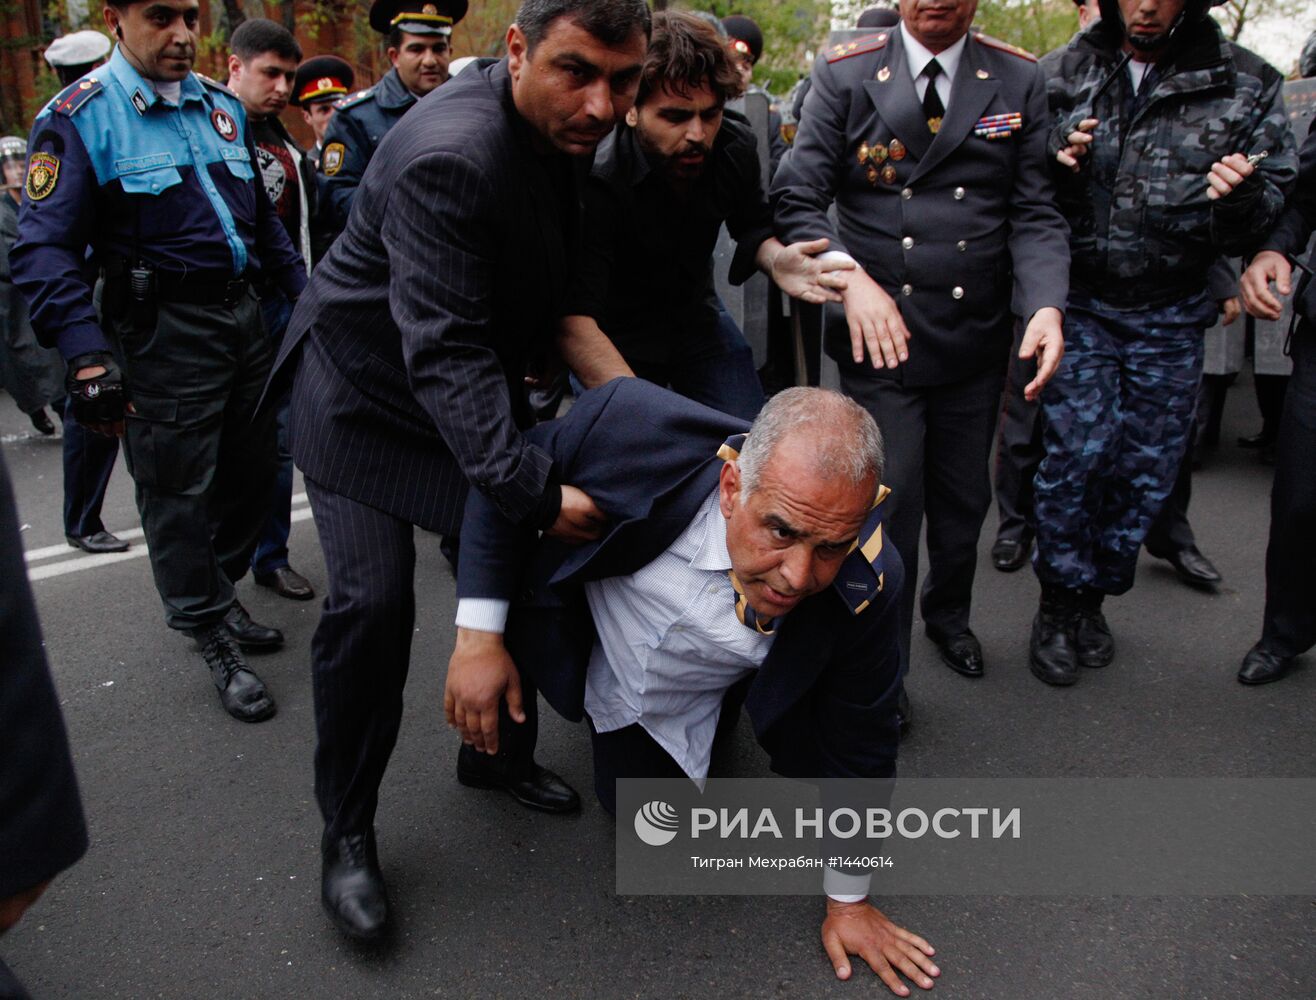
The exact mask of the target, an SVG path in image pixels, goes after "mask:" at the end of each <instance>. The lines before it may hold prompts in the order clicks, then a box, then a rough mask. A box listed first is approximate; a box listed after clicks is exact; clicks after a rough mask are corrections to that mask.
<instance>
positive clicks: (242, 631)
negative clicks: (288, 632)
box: [224, 601, 283, 649]
mask: <svg viewBox="0 0 1316 1000" xmlns="http://www.w3.org/2000/svg"><path fill="white" fill-rule="evenodd" d="M224 627H225V628H227V629H228V632H229V635H231V636H233V638H234V639H237V640H238V645H239V646H241V647H242V648H243V649H277V648H278V647H280V646H282V645H283V633H282V632H280V631H279V630H278V629H277V628H270V627H269V626H268V625H261V624H260V623H259V622H254V621H252V620H251V615H249V614H247V609H246V608H244V607H243V606H242V605H241V604H240V603H239V602H238V601H234V602H233V606H232V607H230V608H229V609H228V611H227V613H225V615H224Z"/></svg>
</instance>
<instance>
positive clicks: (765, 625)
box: [727, 569, 777, 635]
mask: <svg viewBox="0 0 1316 1000" xmlns="http://www.w3.org/2000/svg"><path fill="white" fill-rule="evenodd" d="M727 578H728V579H729V580H730V581H731V589H732V590H734V591H735V592H736V617H737V618H739V619H740V624H742V625H744V626H745V627H746V628H752V629H753V630H754V631H755V632H757V633H758V634H759V635H772V634H773V633H774V632H776V631H777V626H776V622H777V619H775V618H769V619H768V620H767V621H766V622H764V621H760V620H759V616H758V615H757V614H756V613H755V612H754V609H753V608H751V607H750V606H749V598H747V597H746V596H745V588H744V587H742V586H741V585H740V579H739V578H738V577H737V576H736V571H735V570H734V569H729V570H727Z"/></svg>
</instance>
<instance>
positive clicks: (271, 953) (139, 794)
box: [0, 380, 1316, 1000]
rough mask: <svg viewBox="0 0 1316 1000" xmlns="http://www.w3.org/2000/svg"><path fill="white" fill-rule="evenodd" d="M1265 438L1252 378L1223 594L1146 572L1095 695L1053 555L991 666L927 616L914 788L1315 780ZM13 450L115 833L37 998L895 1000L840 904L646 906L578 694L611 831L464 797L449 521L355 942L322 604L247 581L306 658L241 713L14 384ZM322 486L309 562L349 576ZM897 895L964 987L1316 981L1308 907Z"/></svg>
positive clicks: (68, 702) (257, 606)
mask: <svg viewBox="0 0 1316 1000" xmlns="http://www.w3.org/2000/svg"><path fill="white" fill-rule="evenodd" d="M1258 425H1259V418H1257V417H1256V412H1255V406H1254V403H1253V400H1252V394H1251V387H1250V385H1249V384H1247V382H1246V380H1240V384H1238V385H1237V386H1235V387H1234V388H1233V389H1232V390H1231V392H1230V402H1229V408H1228V412H1227V415H1226V422H1225V429H1224V442H1225V444H1224V445H1223V446H1222V447H1221V449H1220V451H1219V452H1218V453H1217V454H1216V455H1215V456H1213V458H1212V459H1211V461H1210V462H1209V463H1208V465H1207V467H1206V468H1205V469H1204V470H1203V471H1202V472H1201V473H1200V474H1199V475H1198V477H1197V479H1196V482H1195V495H1194V498H1193V510H1192V520H1193V523H1194V526H1195V528H1196V530H1197V534H1198V539H1199V543H1200V545H1201V548H1202V549H1203V551H1204V552H1206V553H1207V555H1209V556H1210V557H1211V558H1212V559H1213V560H1214V561H1215V562H1216V563H1217V565H1218V566H1219V567H1220V569H1221V571H1222V572H1223V573H1224V576H1225V584H1224V586H1223V587H1222V588H1221V589H1220V591H1219V592H1218V593H1216V594H1202V593H1199V592H1196V591H1193V590H1191V589H1188V588H1187V587H1185V586H1184V585H1182V584H1181V583H1179V582H1178V581H1177V580H1176V578H1175V577H1174V576H1173V574H1172V572H1171V571H1170V570H1169V568H1168V567H1167V566H1166V565H1165V564H1163V563H1157V562H1156V561H1154V560H1151V559H1148V558H1146V557H1144V559H1143V564H1142V565H1141V567H1140V569H1139V577H1138V583H1137V586H1136V587H1135V588H1134V590H1133V591H1132V592H1131V593H1130V594H1129V595H1127V596H1125V597H1123V598H1120V599H1118V600H1114V601H1111V602H1108V604H1107V614H1108V617H1109V620H1110V623H1111V626H1112V627H1113V629H1114V632H1115V636H1116V639H1117V642H1118V644H1119V652H1118V656H1117V659H1116V662H1115V663H1114V665H1112V666H1111V667H1109V668H1107V669H1105V670H1101V671H1087V672H1085V675H1084V677H1083V678H1082V682H1081V683H1080V684H1078V685H1076V686H1075V687H1073V688H1069V689H1055V688H1048V687H1045V686H1044V685H1042V684H1041V683H1039V682H1038V681H1036V680H1035V679H1034V678H1033V677H1032V676H1031V675H1030V674H1029V672H1028V669H1027V640H1028V625H1029V622H1030V620H1031V618H1032V614H1033V611H1034V608H1035V604H1036V598H1037V584H1036V581H1035V579H1034V577H1033V576H1032V574H1031V573H1030V572H1028V571H1024V572H1020V573H1016V574H1013V575H1008V576H1007V575H1002V574H1000V573H997V572H996V571H994V570H993V569H992V568H991V567H990V563H989V562H988V561H987V557H986V553H987V549H988V547H989V546H990V544H991V532H990V531H987V532H985V533H984V537H983V539H982V554H983V558H982V561H981V562H980V570H979V575H978V581H977V590H976V594H975V600H976V607H975V609H974V628H975V630H976V631H977V633H978V635H979V636H980V638H981V639H982V642H983V645H984V648H985V652H986V657H987V676H986V677H985V678H984V679H982V680H979V681H971V680H968V679H966V678H963V677H960V676H958V675H956V674H954V673H952V672H951V671H949V670H948V669H946V668H945V667H944V666H941V665H940V664H939V662H938V661H937V657H936V653H935V650H934V649H933V647H932V645H931V644H930V643H929V642H927V641H926V640H925V639H923V638H922V633H921V629H920V627H919V623H917V622H916V625H915V628H916V635H915V639H914V650H913V660H914V662H913V665H912V669H911V675H910V679H909V682H908V688H909V691H910V694H911V697H912V698H913V701H914V706H915V718H914V726H913V731H912V732H911V734H910V735H909V737H908V738H907V739H906V740H905V742H904V743H903V744H902V747H901V771H902V773H903V774H906V775H919V776H952V777H1004V776H1033V777H1055V776H1099V777H1145V776H1156V777H1172V776H1185V777H1187V776H1192V777H1211V776H1231V777H1248V776H1279V777H1311V776H1313V775H1316V698H1313V693H1314V691H1316V657H1313V656H1308V657H1307V661H1306V664H1305V666H1304V668H1303V669H1300V670H1299V671H1297V672H1296V673H1295V674H1294V675H1293V676H1291V677H1290V678H1288V679H1286V680H1285V681H1283V682H1282V683H1279V684H1274V685H1270V686H1267V687H1262V688H1256V689H1249V688H1244V687H1243V686H1241V685H1239V684H1238V683H1236V682H1235V680H1234V673H1235V671H1236V669H1237V667H1238V663H1239V660H1240V659H1241V657H1242V656H1243V654H1244V653H1245V652H1246V651H1247V649H1248V648H1249V646H1250V645H1251V644H1252V642H1253V641H1254V640H1255V638H1256V636H1257V634H1258V633H1259V629H1260V621H1261V606H1262V585H1261V581H1262V563H1263V558H1264V554H1265V540H1266V529H1267V521H1268V496H1269V489H1270V476H1269V470H1267V469H1264V468H1262V467H1261V466H1259V465H1258V464H1257V462H1256V458H1255V456H1254V453H1252V452H1244V451H1242V450H1239V449H1237V448H1236V447H1235V446H1234V443H1233V442H1234V438H1235V436H1236V435H1238V434H1244V433H1252V432H1253V431H1255V430H1256V428H1257V426H1258ZM0 435H2V436H3V450H4V457H5V460H6V461H7V462H8V463H9V466H10V471H11V474H12V476H13V479H14V482H15V488H16V490H17V492H18V502H19V512H20V518H21V521H22V522H23V524H24V526H25V528H24V532H23V539H24V549H25V550H26V551H27V552H29V553H30V554H31V555H30V559H29V567H30V572H31V577H32V579H33V589H34V590H35V593H36V597H37V604H38V606H39V609H40V612H41V617H42V621H43V625H44V629H45V636H46V643H47V648H48V650H49V654H50V660H51V663H52V666H53V669H54V672H55V676H56V681H57V683H58V686H59V691H60V695H61V699H62V702H63V706H64V712H65V716H66V718H67V721H68V728H69V736H70V739H71V741H72V745H73V750H74V756H75V758H76V762H77V767H78V773H79V777H80V780H81V785H82V793H83V797H84V799H85V803H86V811H87V816H88V821H89V824H90V828H91V849H90V851H89V852H88V854H87V856H86V857H85V859H84V860H83V861H82V862H81V863H80V864H78V865H77V866H76V867H75V868H73V869H72V870H71V871H69V872H67V873H66V874H64V875H63V876H61V877H60V878H59V879H58V880H57V881H56V882H55V884H54V885H53V886H52V887H51V889H50V890H49V891H48V892H47V893H46V895H45V897H44V898H43V899H42V900H41V901H40V903H39V904H38V905H37V906H36V907H34V908H33V909H32V910H31V911H30V912H29V913H28V915H27V916H26V917H25V918H24V920H23V921H22V922H21V923H20V924H19V926H18V927H17V928H15V929H14V930H13V931H11V932H10V933H9V934H8V935H7V936H6V937H5V938H4V939H3V941H0V952H3V955H4V957H5V960H6V961H7V962H8V963H9V964H10V966H11V968H12V969H13V970H14V972H15V973H16V974H17V975H18V976H19V977H20V978H21V979H22V980H23V981H25V983H26V984H27V985H28V987H29V988H30V989H31V990H32V992H33V995H34V996H35V997H37V998H55V997H107V998H108V997H126V998H144V997H167V998H190V997H197V998H218V997H235V998H236V997H271V998H272V997H352V998H367V997H388V998H395V997H480V998H495V997H509V998H510V997H516V998H522V997H529V996H533V997H543V998H548V997H572V998H575V997H582V998H594V997H598V998H614V997H618V998H620V997H654V998H663V1000H668V998H684V997H691V998H695V997H698V998H720V997H786V998H797V997H822V996H828V997H861V996H863V997H881V996H883V995H889V994H887V993H886V991H885V989H884V987H883V986H882V985H881V983H880V982H879V981H877V980H876V979H875V978H874V977H872V976H871V975H870V974H868V973H867V971H866V970H864V971H862V972H861V971H860V970H861V969H862V963H856V976H855V977H854V979H852V980H851V981H850V982H848V983H841V982H838V981H837V980H836V979H835V978H834V976H833V974H832V971H831V968H830V965H829V964H828V963H827V961H826V959H825V957H824V955H823V952H822V950H821V947H820V945H819V941H818V927H819V921H820V919H821V912H822V902H821V901H820V900H819V899H816V898H805V897H757V898H750V897H745V898H735V897H706V898H700V897H619V896H617V895H616V894H615V892H614V891H613V888H614V860H613V826H612V823H611V821H610V820H609V819H608V817H607V816H606V814H604V813H603V812H602V811H601V810H600V809H599V808H598V806H597V804H596V803H595V802H594V800H593V795H592V792H590V791H589V790H590V789H591V771H590V759H589V742H588V736H587V734H586V733H585V732H584V731H583V729H582V728H581V727H579V726H573V725H571V724H568V723H566V722H564V721H562V720H561V719H558V718H556V717H555V716H553V714H552V713H551V711H548V712H545V714H544V718H543V726H542V736H541V748H540V753H539V756H540V759H541V760H542V761H543V762H545V763H547V764H549V765H550V766H552V767H554V768H555V769H557V770H558V771H559V772H560V773H561V774H562V775H563V776H564V777H565V778H567V780H569V781H570V782H572V783H573V784H574V785H575V786H576V787H577V788H578V789H580V790H581V791H582V793H585V794H584V798H585V808H584V810H583V812H582V813H581V814H580V815H579V816H574V817H568V818H560V817H551V816H543V815H539V814H533V813H531V812H528V811H526V810H524V809H522V808H521V807H519V806H517V805H516V804H515V803H514V802H513V801H512V800H511V799H510V798H508V797H507V796H505V795H503V794H502V793H498V792H482V791H474V790H470V789H466V788H463V787H462V786H460V785H458V784H457V782H456V779H455V776H454V766H455V757H456V751H457V746H458V741H457V738H456V737H455V735H454V734H453V733H452V732H451V731H449V730H448V729H447V728H446V727H445V726H444V725H443V722H442V685H443V676H444V671H445V669H446V664H447V658H448V653H449V651H450V648H451V643H452V639H453V626H452V618H453V611H454V596H453V581H452V578H451V576H450V575H449V573H448V571H447V569H446V566H445V564H444V562H443V560H442V558H441V557H440V554H439V549H438V540H437V539H436V538H434V537H433V536H430V535H426V534H424V533H420V534H419V538H418V544H419V549H420V559H419V567H418V579H417V596H418V614H417V623H418V624H417V628H416V635H415V645H414V652H413V656H412V668H411V679H410V684H409V687H408V689H407V694H408V698H407V711H406V718H405V720H404V723H403V729H402V734H401V738H400V741H399V744H398V748H397V751H396V753H395V754H394V756H393V761H392V765H391V767H390V769H389V773H388V776H387V779H386V781H385V783H384V787H383V792H382V803H381V808H380V812H379V817H378V823H377V828H378V835H379V845H380V854H381V860H382V864H383V867H384V871H385V874H386V876H387V878H388V882H389V887H390V892H391V896H392V902H393V910H394V914H395V919H396V924H395V928H394V933H393V934H392V936H391V938H390V939H389V941H388V942H387V943H386V944H384V945H383V946H380V947H375V948H369V949H362V948H358V947H354V946H352V945H350V944H348V943H346V942H345V941H344V940H342V939H341V938H340V937H339V936H338V934H337V933H336V932H335V931H334V930H333V928H332V927H331V926H330V924H329V923H328V921H327V920H326V918H325V917H324V915H323V914H322V913H321V911H320V906H319V886H318V877H319V857H318V850H317V848H318V840H319V832H320V824H319V819H318V815H317V812H316V808H315V804H314V801H313V798H312V794H311V787H312V773H311V752H312V747H313V743H314V735H315V734H314V718H313V712H312V705H311V690H310V677H309V668H308V652H307V651H308V648H309V642H310V637H311V633H312V630H313V629H314V627H315V623H316V618H317V614H318V602H312V603H294V602H289V601H285V600H282V599H280V598H278V597H277V596H274V595H273V594H271V593H270V592H268V591H264V590H262V589H261V588H258V587H255V586H254V585H253V584H252V583H251V582H250V580H247V581H244V582H243V583H242V584H241V585H240V586H239V593H240V596H241V598H242V600H243V601H244V602H245V603H246V605H247V607H248V608H249V609H250V610H251V612H252V613H253V615H254V616H255V617H256V619H257V620H258V621H262V622H267V623H270V624H274V625H278V626H279V627H281V628H282V629H284V631H285V633H286V635H287V639H288V642H287V645H286V647H285V648H284V649H283V650H282V651H281V652H278V653H276V654H273V655H266V656H262V657H260V658H259V659H258V660H257V661H256V667H257V669H258V670H259V671H260V673H261V675H262V676H263V677H264V679H265V681H266V683H267V684H268V685H269V686H270V688H271V690H272V692H273V693H274V695H275V697H276V699H277V700H278V704H279V714H278V715H277V717H275V718H274V719H273V720H271V721H269V722H266V723H263V724H260V725H256V726H247V725H242V724H240V723H238V722H235V721H233V720H232V719H230V718H229V717H228V716H227V715H225V714H224V712H223V710H222V709H221V708H220V706H219V703H218V700H217V698H216V695H215V691H214V688H213V687H212V685H211V683H210V679H209V676H208V674H207V673H206V671H205V669H204V667H203V665H202V663H201V660H200V658H199V656H198V655H197V654H196V653H194V652H192V651H191V650H190V644H189V642H188V641H187V640H186V639H184V638H183V637H181V636H179V635H176V634H173V633H170V632H169V630H168V629H166V628H165V626H164V624H163V622H162V618H161V612H160V604H159V600H158V598H157V596H156V593H155V589H154V587H153V586H152V582H151V575H150V567H149V563H148V560H147V559H146V558H145V549H144V547H143V545H142V543H141V539H140V534H137V535H134V536H133V538H134V543H135V544H134V547H133V549H132V551H131V552H130V553H128V554H127V555H125V556H111V557H96V558H89V557H87V556H85V555H84V554H82V553H78V552H75V551H74V550H72V549H69V548H67V547H65V546H64V541H63V537H62V534H63V533H62V528H61V524H60V480H61V472H60V468H61V467H60V446H59V442H58V440H51V439H43V438H40V437H37V436H34V435H33V434H32V433H31V432H30V428H29V427H28V424H27V421H26V418H24V417H23V415H22V414H20V413H19V412H18V411H17V409H16V408H14V407H13V406H12V403H11V401H10V400H8V399H7V398H5V397H0ZM297 489H298V491H299V493H298V497H297V499H296V501H295V508H294V509H295V514H294V516H295V517H296V518H298V520H297V521H296V523H295V524H294V528H293V537H292V555H293V564H294V566H296V567H297V568H298V569H299V570H301V571H302V572H303V573H305V574H306V575H307V576H308V577H310V579H311V580H312V581H313V582H314V583H316V584H317V585H322V584H323V582H324V567H323V563H322V561H321V558H320V554H319V547H318V544H317V540H316V537H315V532H314V530H313V522H312V521H311V519H310V511H309V508H308V507H307V505H306V500H305V496H304V495H302V494H300V489H301V487H300V484H299V486H298V487H297ZM105 521H106V523H107V525H108V526H109V527H110V528H111V529H112V530H115V531H117V532H119V533H120V534H124V535H128V534H130V533H131V531H132V529H136V528H137V515H136V511H135V509H134V507H133V502H132V489H131V482H130V481H129V479H128V476H127V474H126V471H125V470H124V469H123V467H122V464H121V465H120V467H119V469H118V470H116V473H115V476H114V479H113V481H112V483H111V491H110V496H109V499H108V501H107V504H106V512H105ZM991 524H992V525H993V526H994V515H993V520H992V522H991ZM1313 571H1316V567H1314V568H1313ZM728 756H729V758H730V759H729V760H727V761H725V762H724V764H723V766H722V767H721V773H722V774H736V775H749V776H758V775H765V774H766V773H767V770H766V763H765V760H764V758H763V756H762V755H761V754H760V753H759V752H758V749H757V747H756V745H755V744H754V743H753V741H752V737H751V735H750V734H749V727H748V726H746V725H742V726H741V727H740V729H739V731H738V732H737V733H736V736H735V744H734V746H733V752H732V753H731V754H730V755H728ZM1236 848H1237V850H1238V852H1239V853H1240V856H1245V855H1247V853H1248V852H1249V849H1250V847H1249V844H1247V843H1245V842H1241V843H1238V844H1237V845H1236ZM878 902H879V905H881V906H883V907H884V909H885V910H886V912H887V913H888V914H889V915H891V916H892V918H893V919H895V920H896V921H897V922H899V923H901V924H903V925H905V926H907V927H909V928H911V929H913V930H915V931H917V932H919V933H921V934H923V935H924V936H925V937H927V938H928V939H929V940H930V941H931V942H932V943H933V944H934V945H935V946H936V948H937V950H938V956H937V960H938V962H939V963H940V966H941V969H942V975H941V978H940V980H939V982H938V983H937V985H936V988H935V989H934V990H933V993H932V996H933V997H940V998H942V1000H951V998H973V1000H984V998H990V1000H995V998H1034V997H1035V998H1045V1000H1055V998H1089V997H1090V998H1102V1000H1109V998H1121V997H1156V998H1163V997H1176V998H1178V997H1185V998H1197V997H1201V998H1211V1000H1215V998H1225V997H1231V998H1232V997H1248V998H1251V997H1256V998H1287V997H1294V998H1304V1000H1310V998H1312V997H1314V996H1316V943H1314V942H1316V900H1313V899H1312V898H1311V897H1307V896H1274V897H1226V898H1132V897H1123V898H1114V897H1090V898H1058V897H1047V896H1037V897H1023V898H1021V897H982V896H943V897H918V896H908V897H895V898H891V899H886V900H881V899H879V901H878ZM914 992H915V993H919V992H920V991H918V990H917V989H915V990H914Z"/></svg>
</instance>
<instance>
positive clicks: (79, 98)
mask: <svg viewBox="0 0 1316 1000" xmlns="http://www.w3.org/2000/svg"><path fill="white" fill-rule="evenodd" d="M104 89H105V85H104V84H102V83H101V82H100V80H99V79H97V78H96V77H94V76H84V77H83V78H82V79H81V80H79V81H78V82H77V83H71V84H69V85H68V86H67V87H65V88H64V89H63V90H61V91H60V92H59V93H58V94H56V95H55V98H54V100H52V101H51V102H50V104H49V105H48V107H49V109H50V110H51V111H54V112H55V113H56V114H60V115H73V114H76V113H77V111H78V109H79V108H81V107H82V106H83V105H84V104H86V103H87V102H88V101H90V100H91V99H92V98H93V97H95V96H96V95H97V94H99V93H100V92H101V91H102V90H104Z"/></svg>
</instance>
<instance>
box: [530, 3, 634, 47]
mask: <svg viewBox="0 0 1316 1000" xmlns="http://www.w3.org/2000/svg"><path fill="white" fill-rule="evenodd" d="M559 17H566V18H570V19H571V20H573V21H575V22H576V24H578V25H579V26H580V27H582V28H584V29H585V30H586V31H588V32H589V33H590V34H591V35H593V36H594V37H595V38H597V39H598V40H599V41H600V42H602V43H603V44H604V45H621V44H622V43H623V42H625V41H626V40H627V39H629V38H630V37H631V36H632V35H633V34H634V33H635V32H637V31H642V32H644V37H645V40H646V41H647V40H648V38H649V36H650V34H652V33H653V17H652V15H651V14H650V12H649V4H648V0H521V6H520V7H519V8H518V9H517V12H516V26H517V27H518V28H520V29H521V32H522V34H524V35H525V39H526V45H527V46H528V47H529V49H530V52H531V54H533V53H534V51H535V49H536V48H537V47H538V45H539V43H540V42H541V41H543V39H544V36H545V35H547V34H548V29H549V26H550V25H551V24H552V23H553V22H554V21H556V20H557V19H558V18H559Z"/></svg>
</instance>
